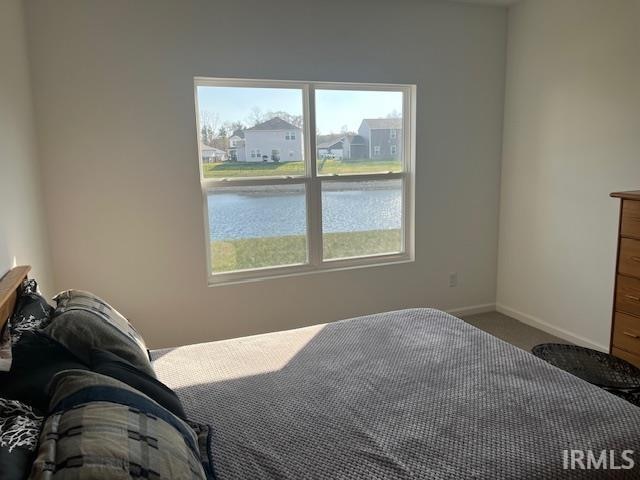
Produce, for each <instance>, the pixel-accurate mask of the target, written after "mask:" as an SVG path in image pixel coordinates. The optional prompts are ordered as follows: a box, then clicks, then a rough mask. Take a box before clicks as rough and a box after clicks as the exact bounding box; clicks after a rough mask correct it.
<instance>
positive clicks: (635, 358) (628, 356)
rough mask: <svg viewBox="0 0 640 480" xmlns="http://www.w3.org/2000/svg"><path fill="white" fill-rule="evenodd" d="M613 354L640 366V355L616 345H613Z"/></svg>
mask: <svg viewBox="0 0 640 480" xmlns="http://www.w3.org/2000/svg"><path fill="white" fill-rule="evenodd" d="M611 355H613V356H614V357H618V358H621V359H623V360H626V361H627V362H629V363H631V364H633V365H635V366H636V367H638V368H640V355H634V354H633V353H629V352H625V351H624V350H620V349H619V348H616V347H613V348H612V349H611Z"/></svg>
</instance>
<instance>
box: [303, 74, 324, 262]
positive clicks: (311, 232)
mask: <svg viewBox="0 0 640 480" xmlns="http://www.w3.org/2000/svg"><path fill="white" fill-rule="evenodd" d="M315 96H316V95H315V88H314V86H313V85H312V84H309V85H308V86H307V88H306V89H305V100H306V101H305V115H306V119H305V120H306V122H305V123H306V125H307V130H306V138H307V141H306V142H305V144H306V146H307V158H308V161H307V175H308V177H309V183H308V184H307V189H308V193H307V199H308V201H307V231H308V242H309V263H310V264H311V265H314V266H318V265H320V264H322V196H321V195H322V192H321V188H320V181H319V180H318V174H317V172H318V170H317V167H316V160H317V159H316V153H317V149H316V102H315Z"/></svg>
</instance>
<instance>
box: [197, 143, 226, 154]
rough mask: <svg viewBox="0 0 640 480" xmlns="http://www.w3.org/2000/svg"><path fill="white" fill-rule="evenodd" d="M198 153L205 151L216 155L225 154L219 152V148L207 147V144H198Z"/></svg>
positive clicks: (222, 151) (221, 151)
mask: <svg viewBox="0 0 640 480" xmlns="http://www.w3.org/2000/svg"><path fill="white" fill-rule="evenodd" d="M200 151H201V152H205V151H207V152H214V153H217V154H224V153H227V152H225V151H224V150H220V149H219V148H216V147H212V146H211V145H207V144H205V143H201V144H200Z"/></svg>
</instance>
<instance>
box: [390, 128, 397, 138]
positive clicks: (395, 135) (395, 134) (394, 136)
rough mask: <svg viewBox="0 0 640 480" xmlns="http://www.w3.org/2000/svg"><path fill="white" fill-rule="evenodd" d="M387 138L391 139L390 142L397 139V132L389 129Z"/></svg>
mask: <svg viewBox="0 0 640 480" xmlns="http://www.w3.org/2000/svg"><path fill="white" fill-rule="evenodd" d="M389 138H391V140H395V139H396V138H398V131H397V130H396V129H395V128H393V129H391V132H390V133H389Z"/></svg>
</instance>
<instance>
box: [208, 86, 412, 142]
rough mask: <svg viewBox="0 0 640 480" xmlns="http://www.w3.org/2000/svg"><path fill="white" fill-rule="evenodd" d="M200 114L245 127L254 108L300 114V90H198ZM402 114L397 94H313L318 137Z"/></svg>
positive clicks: (320, 91)
mask: <svg viewBox="0 0 640 480" xmlns="http://www.w3.org/2000/svg"><path fill="white" fill-rule="evenodd" d="M198 101H199V103H200V106H199V107H200V112H208V113H209V114H210V115H217V116H218V121H219V123H220V124H222V123H225V122H235V121H241V122H243V123H244V124H245V125H246V124H247V123H249V122H248V118H249V117H250V115H251V111H252V109H253V108H254V107H258V108H260V110H262V113H266V112H268V111H285V112H289V113H290V114H292V115H302V91H300V90H295V89H283V88H246V87H198ZM393 111H395V112H402V93H401V92H374V91H352V90H317V91H316V115H317V118H316V126H317V128H318V129H319V130H320V133H321V134H327V133H338V132H340V131H341V130H342V128H343V126H346V128H347V129H348V130H349V131H357V130H358V127H359V126H360V123H361V122H362V119H363V118H384V117H386V116H387V115H389V114H390V113H391V112H393Z"/></svg>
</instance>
